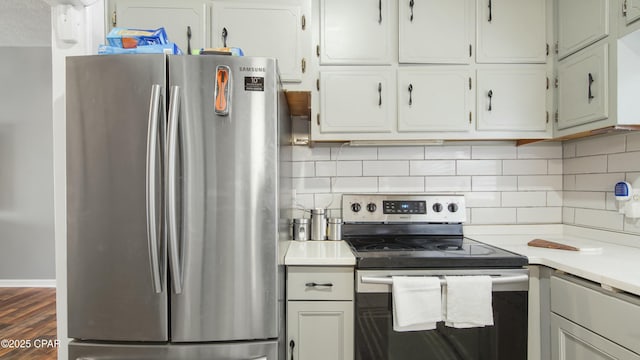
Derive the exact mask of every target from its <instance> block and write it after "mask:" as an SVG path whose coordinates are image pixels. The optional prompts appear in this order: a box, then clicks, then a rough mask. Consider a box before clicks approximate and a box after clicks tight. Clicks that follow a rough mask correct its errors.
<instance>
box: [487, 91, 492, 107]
mask: <svg viewBox="0 0 640 360" xmlns="http://www.w3.org/2000/svg"><path fill="white" fill-rule="evenodd" d="M487 96H488V97H489V111H491V109H492V106H491V99H492V98H493V90H489V92H488V93H487Z"/></svg>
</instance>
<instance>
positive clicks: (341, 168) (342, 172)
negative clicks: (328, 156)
mask: <svg viewBox="0 0 640 360" xmlns="http://www.w3.org/2000/svg"><path fill="white" fill-rule="evenodd" d="M336 171H337V174H338V176H362V161H355V160H354V161H337V164H336Z"/></svg>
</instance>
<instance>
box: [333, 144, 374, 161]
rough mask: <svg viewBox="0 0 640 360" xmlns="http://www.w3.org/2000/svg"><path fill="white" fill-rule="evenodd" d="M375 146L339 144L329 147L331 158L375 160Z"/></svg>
mask: <svg viewBox="0 0 640 360" xmlns="http://www.w3.org/2000/svg"><path fill="white" fill-rule="evenodd" d="M377 159H378V148H377V147H365V146H362V147H360V146H358V147H350V146H347V145H340V146H335V147H332V148H331V160H377Z"/></svg>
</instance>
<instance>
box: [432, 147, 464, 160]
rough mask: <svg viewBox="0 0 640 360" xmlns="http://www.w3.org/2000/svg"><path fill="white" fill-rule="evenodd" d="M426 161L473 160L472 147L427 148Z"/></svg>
mask: <svg viewBox="0 0 640 360" xmlns="http://www.w3.org/2000/svg"><path fill="white" fill-rule="evenodd" d="M425 159H454V160H458V159H471V146H449V145H443V146H427V147H426V148H425Z"/></svg>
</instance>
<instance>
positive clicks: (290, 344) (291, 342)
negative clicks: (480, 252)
mask: <svg viewBox="0 0 640 360" xmlns="http://www.w3.org/2000/svg"><path fill="white" fill-rule="evenodd" d="M295 347H296V342H295V341H293V340H291V341H289V348H290V349H291V360H293V348H295Z"/></svg>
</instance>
